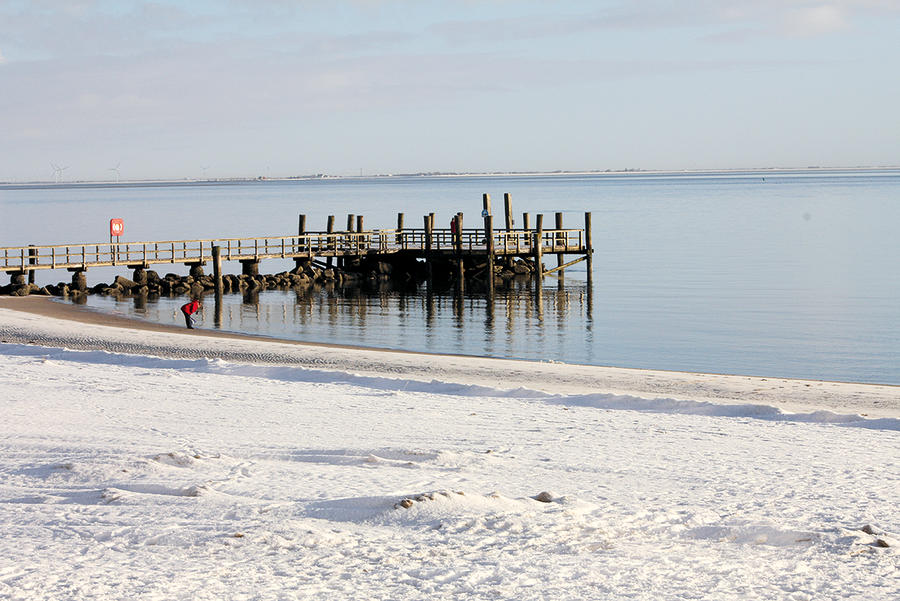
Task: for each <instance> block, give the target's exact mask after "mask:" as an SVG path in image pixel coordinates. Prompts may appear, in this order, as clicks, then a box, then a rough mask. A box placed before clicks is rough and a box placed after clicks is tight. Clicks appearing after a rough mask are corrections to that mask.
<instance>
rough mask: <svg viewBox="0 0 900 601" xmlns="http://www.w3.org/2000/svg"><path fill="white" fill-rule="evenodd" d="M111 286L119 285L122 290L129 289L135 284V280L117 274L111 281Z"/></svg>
mask: <svg viewBox="0 0 900 601" xmlns="http://www.w3.org/2000/svg"><path fill="white" fill-rule="evenodd" d="M113 286H119V287H120V288H121V289H122V290H131V289H132V288H134V287H135V286H137V282H135V281H134V280H129V279H128V278H125V277H122V276H120V275H117V276H116V279H115V280H114V281H113Z"/></svg>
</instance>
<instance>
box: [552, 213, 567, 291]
mask: <svg viewBox="0 0 900 601" xmlns="http://www.w3.org/2000/svg"><path fill="white" fill-rule="evenodd" d="M556 229H557V230H561V229H563V214H562V213H557V214H556ZM565 239H566V238H565V234H563V233H562V232H560V231H557V232H556V235H555V236H554V237H553V246H559V245H560V244H565ZM564 262H565V261H564V260H563V253H561V252H558V253H556V266H557V267H559V266H560V265H562V264H563V263H564ZM565 271H566V270H565V269H560V270H559V277H563V276H564V274H565Z"/></svg>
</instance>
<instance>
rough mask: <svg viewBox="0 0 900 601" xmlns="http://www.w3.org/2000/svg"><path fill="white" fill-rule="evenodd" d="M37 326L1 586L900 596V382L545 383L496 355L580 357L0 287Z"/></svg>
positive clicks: (15, 358) (366, 594)
mask: <svg viewBox="0 0 900 601" xmlns="http://www.w3.org/2000/svg"><path fill="white" fill-rule="evenodd" d="M28 335H30V336H31V338H32V339H33V340H35V341H36V342H41V343H42V344H41V345H34V344H23V343H21V342H6V343H4V344H0V423H2V424H4V426H3V428H2V430H0V453H2V455H0V458H2V461H0V524H2V536H0V599H28V600H33V599H134V598H141V599H317V598H322V599H326V598H327V599H342V598H353V599H422V598H432V597H439V598H453V599H545V598H553V599H559V600H566V599H591V598H596V599H601V598H602V599H606V598H615V599H793V600H802V599H816V600H818V599H867V600H870V599H896V598H898V596H900V570H898V554H897V546H898V545H900V536H898V533H900V515H898V511H897V499H898V497H900V465H898V464H900V462H898V458H900V410H898V408H900V403H897V402H896V401H897V396H896V395H897V391H896V389H895V388H891V387H874V388H873V387H858V386H857V387H855V388H854V385H850V384H846V385H840V386H838V387H837V388H835V387H832V386H831V385H830V383H823V384H822V386H821V387H820V386H819V383H809V382H806V383H803V382H790V381H787V382H782V383H781V384H779V385H780V386H781V385H783V386H785V387H786V388H785V390H797V391H798V394H803V395H806V396H804V397H803V401H802V402H800V403H792V402H791V399H790V398H787V399H785V398H782V394H781V393H778V394H776V393H774V392H773V393H771V396H770V397H764V396H761V394H762V393H760V392H758V391H757V392H755V393H754V392H753V391H754V390H755V389H756V387H758V385H759V384H760V382H759V381H758V380H754V381H750V380H740V382H743V384H741V385H740V386H739V385H737V384H735V385H734V387H732V388H731V389H730V390H731V391H732V392H731V393H729V395H728V398H727V399H726V400H724V401H722V402H716V399H715V398H712V397H711V395H710V389H709V382H710V380H709V379H708V378H706V377H704V376H701V375H694V376H693V378H692V379H689V378H686V377H684V376H683V375H677V374H672V375H671V378H670V380H662V379H660V380H658V381H657V382H656V384H654V386H658V387H659V388H661V389H663V390H669V391H677V392H678V394H677V395H674V394H673V395H669V396H653V395H643V396H642V395H640V394H634V390H631V391H630V392H631V393H630V394H625V393H623V392H622V390H607V389H605V388H602V387H600V386H597V385H595V386H587V385H584V384H583V383H581V384H579V386H578V387H576V386H574V384H571V385H570V387H569V389H566V388H565V387H562V388H561V389H560V390H562V392H559V391H556V392H554V390H546V389H539V388H538V387H534V386H527V385H526V384H529V383H531V381H529V380H528V379H527V378H510V377H509V375H508V374H506V373H504V374H501V373H496V374H495V375H494V376H493V380H494V381H496V382H498V383H499V384H501V385H500V386H492V385H490V380H491V376H490V372H491V371H492V370H500V369H507V368H508V367H509V364H510V363H515V365H517V369H520V370H523V371H525V372H528V371H530V368H532V367H534V368H535V369H544V370H547V371H546V372H541V373H552V374H556V377H557V378H558V379H559V380H560V381H565V380H567V378H568V376H569V375H571V376H572V380H573V381H575V382H581V381H582V380H581V378H583V377H586V376H585V374H586V373H587V372H582V371H581V368H579V367H577V366H568V365H562V364H556V365H552V366H537V365H534V364H527V363H525V364H523V363H522V362H509V363H505V362H491V361H486V360H481V359H469V358H450V357H437V356H417V357H416V358H412V357H408V356H406V355H403V354H395V353H377V352H374V351H354V350H351V349H315V350H313V351H310V350H309V349H304V348H303V347H298V346H296V345H294V346H288V345H281V344H279V343H277V342H260V341H239V340H226V339H221V338H213V337H210V338H198V337H192V336H189V335H187V334H177V333H162V332H141V333H137V334H136V333H135V332H133V331H129V330H124V329H116V328H108V329H106V330H104V329H103V328H101V327H97V326H87V325H83V324H75V323H72V322H64V321H61V320H52V319H48V318H40V319H37V318H32V317H23V314H21V313H18V312H15V311H7V310H0V336H2V338H3V339H4V340H7V341H10V340H14V339H17V338H18V337H20V336H24V337H27V336H28ZM51 339H53V340H55V341H57V342H61V341H63V340H68V341H70V342H71V343H72V344H62V343H58V344H48V342H47V341H48V340H51ZM22 342H25V341H22ZM114 345H120V348H118V349H117V351H118V352H110V350H109V349H110V347H112V346H114ZM121 345H125V347H127V348H125V347H122V346H121ZM127 345H137V346H140V345H143V346H141V348H142V349H143V350H145V351H146V350H147V349H148V348H150V347H153V348H157V347H158V348H162V347H165V348H168V349H169V351H170V352H169V353H168V354H169V355H173V354H174V355H180V356H153V355H152V354H151V353H149V352H143V353H131V354H126V353H124V352H122V351H123V350H130V351H134V350H135V349H136V348H137V347H136V346H130V347H128V346H127ZM67 347H68V348H67ZM73 347H78V348H73ZM90 348H93V350H88V349H90ZM172 349H175V350H174V351H173V350H172ZM179 349H182V350H179ZM184 349H193V350H194V351H195V353H189V352H188V351H187V350H184ZM310 352H312V353H315V354H316V355H317V357H318V359H319V360H318V361H317V362H312V361H311V360H310V361H306V362H305V360H301V358H300V357H301V355H304V353H310ZM161 354H162V353H160V355H161ZM275 356H279V357H281V358H282V360H283V362H282V363H279V362H277V361H276V360H275V359H274V357H275ZM222 357H226V358H224V359H223V358H222ZM341 357H344V358H345V363H346V364H347V365H345V366H344V367H343V368H341V366H340V365H339V362H340V358H341ZM248 359H249V361H248ZM467 361H472V362H473V364H472V365H475V364H477V365H478V366H480V367H479V370H476V371H477V374H476V375H477V377H474V376H472V375H471V374H472V373H473V371H472V370H473V369H474V368H472V366H471V365H469V364H468V363H467ZM460 362H461V363H460ZM413 364H415V366H416V369H413V368H410V369H408V370H407V366H409V365H413ZM460 365H462V366H464V367H466V369H461V368H459V366H460ZM348 366H350V368H348ZM356 368H362V369H356ZM425 373H428V374H430V377H421V376H422V375H423V374H425ZM463 373H465V374H469V376H468V377H467V378H462V377H459V376H460V375H461V374H463ZM591 373H597V374H605V373H606V372H602V371H598V372H591ZM410 374H412V376H415V377H412V376H411V375H410ZM652 376H653V374H650V378H651V379H653V377H652ZM602 377H605V375H604V376H602ZM602 377H601V380H602ZM631 377H635V378H639V377H640V374H632V376H631ZM691 380H692V381H694V382H696V391H697V393H698V394H697V395H696V398H693V399H692V398H687V397H686V396H685V394H686V393H687V392H689V391H690V387H689V386H688V384H687V382H689V381H691ZM598 381H599V380H598ZM671 381H679V382H681V384H679V385H678V386H677V387H676V386H674V384H671ZM717 382H718V383H717V384H716V385H717V386H724V385H725V383H727V382H726V381H725V380H722V381H717ZM508 384H512V385H508ZM517 384H520V385H517ZM807 384H811V386H807ZM637 387H638V386H631V388H637ZM545 388H546V387H545ZM808 388H812V389H813V392H809V391H808ZM816 389H820V390H821V391H822V392H821V395H822V396H823V397H827V402H826V403H824V404H823V406H821V407H815V406H814V400H815V392H814V391H815V390H816ZM741 390H745V391H746V393H747V394H746V396H747V397H748V399H750V400H748V401H747V402H741V398H742V395H741ZM829 395H830V396H829ZM788 396H790V395H788ZM841 397H842V398H843V399H844V400H845V401H846V403H847V404H848V407H850V408H852V410H849V411H841V410H840V409H839V407H837V405H838V404H839V403H838V401H839V399H840V398H841ZM767 399H776V400H777V401H778V402H777V403H776V402H772V403H767V402H760V401H761V400H762V401H766V400H767ZM860 399H862V400H863V401H864V402H863V401H860ZM860 402H863V404H862V405H854V404H853V403H860ZM776 405H777V406H776ZM796 407H802V408H803V409H802V410H800V411H794V410H790V409H792V408H796ZM859 407H863V408H865V409H866V411H863V412H864V413H867V414H868V415H861V412H859V411H857V409H858V408H859ZM872 409H877V410H876V411H872ZM540 493H547V494H544V495H541V494H540ZM539 496H540V497H541V498H542V499H543V500H544V501H547V502H542V501H539V500H537V499H536V498H535V497H539ZM864 526H869V528H867V530H869V532H865V531H863V530H862V528H863V527H864ZM885 544H886V545H889V546H886V547H885V546H883V545H885Z"/></svg>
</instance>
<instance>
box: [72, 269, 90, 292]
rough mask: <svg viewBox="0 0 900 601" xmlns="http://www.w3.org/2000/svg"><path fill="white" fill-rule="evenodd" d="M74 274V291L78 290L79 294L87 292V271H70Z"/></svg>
mask: <svg viewBox="0 0 900 601" xmlns="http://www.w3.org/2000/svg"><path fill="white" fill-rule="evenodd" d="M69 271H71V272H72V286H71V288H72V290H76V291H78V292H84V291H85V290H87V275H85V271H86V270H85V269H70V270H69Z"/></svg>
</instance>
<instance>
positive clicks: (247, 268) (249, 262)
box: [241, 259, 259, 277]
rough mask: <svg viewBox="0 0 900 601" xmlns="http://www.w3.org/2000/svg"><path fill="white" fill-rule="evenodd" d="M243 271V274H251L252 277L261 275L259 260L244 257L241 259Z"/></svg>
mask: <svg viewBox="0 0 900 601" xmlns="http://www.w3.org/2000/svg"><path fill="white" fill-rule="evenodd" d="M241 273H242V274H243V275H249V276H252V277H256V276H258V275H259V261H257V260H256V259H243V260H241Z"/></svg>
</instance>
